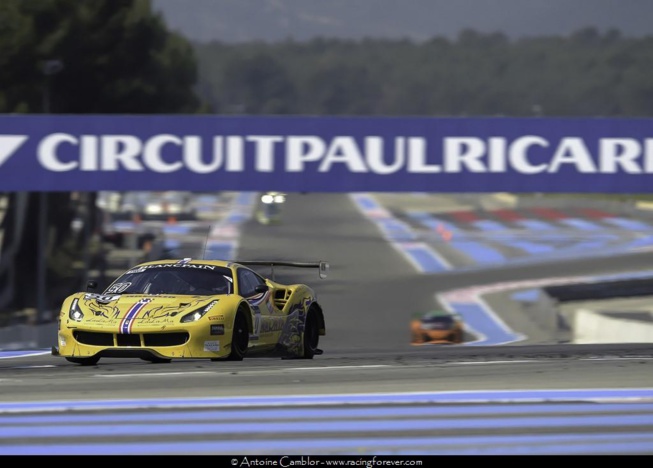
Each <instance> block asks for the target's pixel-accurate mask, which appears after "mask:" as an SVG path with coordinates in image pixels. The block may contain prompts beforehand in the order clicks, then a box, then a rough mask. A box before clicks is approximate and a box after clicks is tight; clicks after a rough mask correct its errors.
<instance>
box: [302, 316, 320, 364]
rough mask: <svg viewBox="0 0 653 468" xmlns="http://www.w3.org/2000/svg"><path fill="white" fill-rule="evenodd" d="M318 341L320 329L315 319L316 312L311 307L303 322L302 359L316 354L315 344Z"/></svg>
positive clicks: (310, 357) (316, 344)
mask: <svg viewBox="0 0 653 468" xmlns="http://www.w3.org/2000/svg"><path fill="white" fill-rule="evenodd" d="M319 341H320V329H319V324H318V321H317V314H316V313H315V312H314V311H313V310H312V309H311V310H309V311H308V315H307V316H306V323H305V324H304V355H303V356H302V358H304V359H313V356H315V354H317V346H318V343H319Z"/></svg>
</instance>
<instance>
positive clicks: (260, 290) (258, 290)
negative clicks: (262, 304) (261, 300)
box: [254, 284, 270, 293]
mask: <svg viewBox="0 0 653 468" xmlns="http://www.w3.org/2000/svg"><path fill="white" fill-rule="evenodd" d="M268 289H270V288H268V285H267V284H259V285H257V286H256V287H255V288H254V292H256V293H264V292H268Z"/></svg>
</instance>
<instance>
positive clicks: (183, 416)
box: [0, 402, 653, 425]
mask: <svg viewBox="0 0 653 468" xmlns="http://www.w3.org/2000/svg"><path fill="white" fill-rule="evenodd" d="M587 412H591V413H622V412H637V413H639V414H643V413H653V403H637V402H635V403H601V404H589V403H574V404H565V403H558V404H556V405H555V406H552V405H550V404H519V405H515V404H512V405H511V404H495V405H492V406H468V405H466V406H452V405H446V406H430V407H424V406H419V407H404V406H399V407H380V408H379V407H373V408H370V407H363V408H361V407H354V408H345V409H339V408H328V409H327V408H316V409H312V408H302V409H294V408H283V409H256V410H202V411H196V410H189V411H169V412H155V413H152V412H149V411H148V412H143V413H135V412H133V411H130V412H129V413H127V414H98V413H94V414H56V415H41V414H39V415H33V414H25V415H21V416H14V415H11V416H4V415H3V416H0V423H1V424H2V425H9V424H21V425H29V424H55V423H56V424H68V423H78V424H79V423H88V422H93V423H112V422H119V423H123V422H146V421H150V422H152V421H180V420H183V421H202V420H213V421H215V420H230V421H238V420H250V419H251V420H255V421H258V420H263V419H302V420H308V419H341V418H342V419H345V418H370V417H377V418H379V417H402V416H481V415H489V414H495V415H497V414H518V415H536V414H551V413H574V414H576V413H587Z"/></svg>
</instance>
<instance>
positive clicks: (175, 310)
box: [79, 294, 219, 324]
mask: <svg viewBox="0 0 653 468" xmlns="http://www.w3.org/2000/svg"><path fill="white" fill-rule="evenodd" d="M217 301H219V296H175V295H141V294H125V295H100V294H84V295H82V296H81V297H80V298H79V307H80V309H81V310H82V312H83V313H84V321H85V322H87V323H88V322H96V323H97V322H105V323H112V322H117V323H119V322H124V321H126V320H128V321H139V322H149V323H153V324H154V323H178V322H179V319H180V318H181V317H183V316H184V315H185V314H187V313H190V312H192V311H194V310H197V309H199V308H201V307H206V306H208V305H209V304H211V303H212V302H216V303H217Z"/></svg>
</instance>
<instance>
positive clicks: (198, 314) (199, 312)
mask: <svg viewBox="0 0 653 468" xmlns="http://www.w3.org/2000/svg"><path fill="white" fill-rule="evenodd" d="M217 303H218V301H211V302H209V304H208V305H206V306H204V307H200V308H199V309H196V310H194V311H192V312H190V313H188V314H186V315H184V316H183V317H182V318H181V320H180V321H181V323H188V322H197V321H198V320H199V319H201V318H202V317H204V315H205V314H206V313H207V312H208V311H209V310H211V309H212V308H213V306H214V305H216V304H217Z"/></svg>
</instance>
